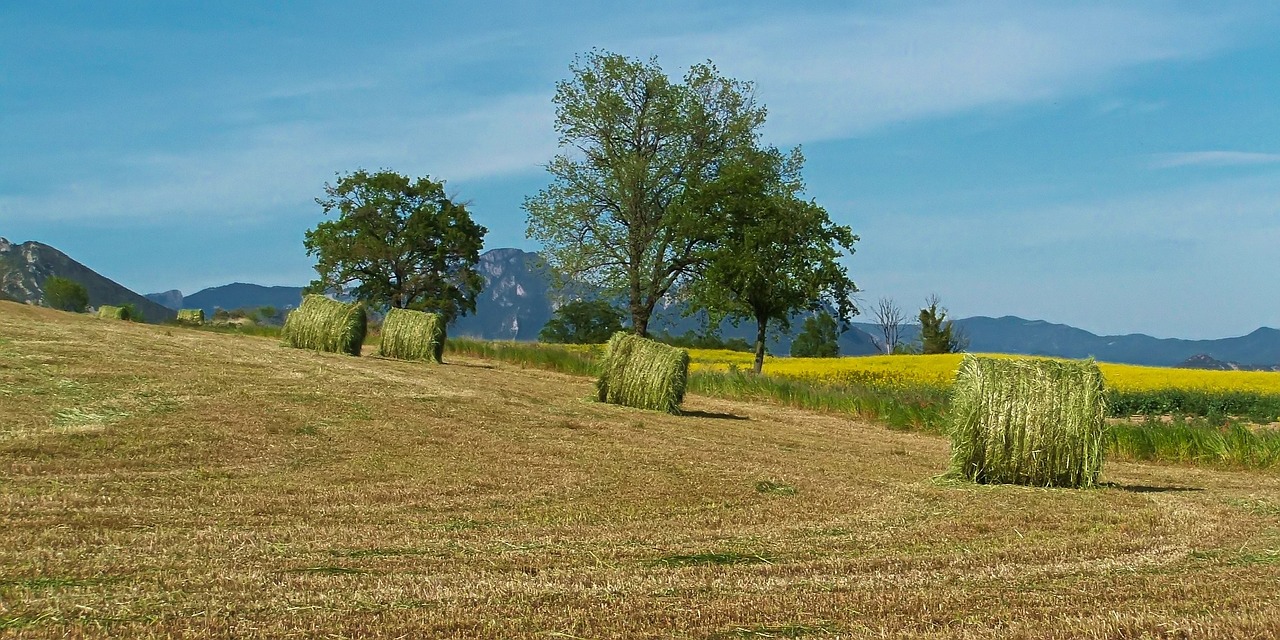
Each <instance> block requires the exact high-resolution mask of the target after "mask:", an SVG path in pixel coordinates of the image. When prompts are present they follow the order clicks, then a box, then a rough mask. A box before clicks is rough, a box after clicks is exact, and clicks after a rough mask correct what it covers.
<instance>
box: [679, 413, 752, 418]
mask: <svg viewBox="0 0 1280 640" xmlns="http://www.w3.org/2000/svg"><path fill="white" fill-rule="evenodd" d="M680 415H682V416H685V417H689V418H707V419H709V420H750V419H751V418H748V417H747V416H737V415H734V414H732V413H715V412H712V411H681V412H680Z"/></svg>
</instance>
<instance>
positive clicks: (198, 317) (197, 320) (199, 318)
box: [178, 309, 204, 327]
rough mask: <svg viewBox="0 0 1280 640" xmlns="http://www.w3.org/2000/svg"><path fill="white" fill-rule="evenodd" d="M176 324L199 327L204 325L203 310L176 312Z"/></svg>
mask: <svg viewBox="0 0 1280 640" xmlns="http://www.w3.org/2000/svg"><path fill="white" fill-rule="evenodd" d="M178 324H190V325H195V326H197V327H198V326H200V325H203V324H204V309H181V310H179V311H178Z"/></svg>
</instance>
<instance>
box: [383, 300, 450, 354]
mask: <svg viewBox="0 0 1280 640" xmlns="http://www.w3.org/2000/svg"><path fill="white" fill-rule="evenodd" d="M444 328H445V322H444V316H442V315H440V314H438V313H425V312H422V311H411V310H409V309H392V310H390V311H388V312H387V317H386V318H384V319H383V320H382V342H381V343H379V345H378V355H380V356H384V357H387V358H400V359H402V360H434V361H435V362H440V361H441V358H442V357H443V356H444Z"/></svg>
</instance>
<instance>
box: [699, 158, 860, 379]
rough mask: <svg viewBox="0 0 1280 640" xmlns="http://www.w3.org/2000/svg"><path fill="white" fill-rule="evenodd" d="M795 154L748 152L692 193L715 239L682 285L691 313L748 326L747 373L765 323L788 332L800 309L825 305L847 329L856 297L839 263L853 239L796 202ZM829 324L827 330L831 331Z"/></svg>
mask: <svg viewBox="0 0 1280 640" xmlns="http://www.w3.org/2000/svg"><path fill="white" fill-rule="evenodd" d="M803 166H804V156H803V155H801V153H800V150H799V149H795V150H792V151H791V152H790V153H789V154H783V153H781V152H779V151H778V150H777V149H773V148H763V149H753V150H751V151H750V152H747V153H744V154H742V155H741V156H740V157H739V158H737V159H735V161H733V162H731V163H729V164H728V165H726V166H725V167H724V170H723V171H722V173H721V175H720V176H719V177H718V178H717V179H716V180H715V181H713V182H712V183H709V184H708V185H707V186H706V188H704V189H702V190H701V192H700V193H699V194H698V196H697V197H698V198H700V199H701V200H702V201H703V206H704V207H705V208H706V210H708V211H710V212H711V213H712V214H713V215H711V216H709V222H708V224H709V225H710V229H712V230H713V231H714V232H715V235H716V236H717V237H718V240H717V242H716V243H714V244H711V245H708V246H707V247H706V248H705V249H704V250H702V251H701V253H700V254H699V257H700V262H699V276H700V277H699V278H697V279H695V280H694V281H693V282H692V283H691V286H690V289H689V290H690V292H691V293H692V301H693V303H694V305H693V306H694V307H695V308H703V309H706V310H707V311H708V312H710V314H711V317H712V318H713V322H718V319H719V318H721V317H726V316H727V317H729V318H731V319H733V320H734V321H735V322H736V321H738V320H739V319H749V320H752V321H754V322H755V325H756V340H755V364H754V370H755V372H756V373H759V372H760V369H761V367H763V365H764V352H765V338H766V334H767V332H768V329H769V325H770V323H774V326H776V327H778V328H779V329H781V330H783V331H788V330H789V329H790V323H791V317H792V316H793V315H795V314H796V313H798V312H800V311H805V310H810V311H816V310H818V309H821V308H823V307H829V308H830V309H832V310H833V311H834V312H835V315H836V318H837V319H839V320H840V321H841V322H843V323H847V322H848V321H849V320H850V319H851V318H852V317H853V316H854V315H855V314H857V313H858V310H857V308H856V307H855V306H854V304H853V294H854V293H856V292H857V291H858V288H857V286H856V285H855V284H854V283H853V280H851V279H850V278H849V273H848V270H847V269H846V268H845V267H844V265H842V264H841V263H840V258H841V257H842V256H844V255H846V253H847V254H849V255H851V254H853V251H854V249H853V244H854V243H855V242H856V241H857V240H858V237H857V236H855V235H854V234H853V232H852V231H851V230H850V229H849V227H846V226H842V225H837V224H835V223H833V222H832V221H831V218H830V216H828V215H827V211H826V210H825V209H823V208H822V207H821V206H819V205H818V204H816V203H814V202H812V201H808V200H805V199H803V197H802V194H803V191H804V183H803V181H802V180H801V177H800V173H801V170H802V168H803ZM833 326H834V325H833Z"/></svg>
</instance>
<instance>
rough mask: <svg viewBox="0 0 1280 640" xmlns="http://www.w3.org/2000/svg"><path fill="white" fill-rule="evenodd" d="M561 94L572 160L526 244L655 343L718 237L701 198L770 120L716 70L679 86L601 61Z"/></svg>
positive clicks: (558, 161) (600, 57) (583, 64)
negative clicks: (620, 305) (702, 254)
mask: <svg viewBox="0 0 1280 640" xmlns="http://www.w3.org/2000/svg"><path fill="white" fill-rule="evenodd" d="M570 71H571V72H572V77H571V78H569V79H568V80H564V81H562V82H560V83H558V84H557V85H556V94H555V98H554V103H555V107H556V131H557V132H558V133H559V136H560V147H561V150H562V152H561V153H560V154H559V155H557V156H556V157H555V158H553V159H552V160H551V162H550V164H548V165H547V170H548V171H549V172H550V174H551V178H552V181H551V184H550V185H549V186H548V187H546V188H545V189H543V190H542V191H541V192H539V193H538V194H537V195H535V196H532V197H530V198H528V199H526V200H525V210H526V211H527V212H528V231H527V233H528V236H529V237H530V238H533V239H536V240H539V241H541V242H542V244H543V247H544V256H545V258H546V260H547V262H548V263H549V265H550V266H551V267H552V269H553V272H555V273H556V274H557V275H558V277H559V278H560V280H561V283H562V284H563V283H564V282H565V281H566V280H567V281H572V282H579V283H585V284H589V285H591V286H593V287H596V288H598V289H600V290H601V291H602V293H603V295H605V296H613V295H618V296H620V297H621V298H622V299H624V300H626V301H627V312H628V313H629V314H630V316H631V326H632V329H633V330H634V331H635V332H636V333H638V334H640V335H647V334H648V330H649V320H650V318H652V316H653V313H654V309H655V307H656V306H657V305H658V303H659V301H661V300H662V299H663V297H664V296H666V295H667V294H668V293H670V292H672V291H673V290H675V289H676V288H678V287H679V286H680V285H681V284H682V283H683V282H684V281H686V280H687V279H688V278H689V276H690V274H691V273H692V270H693V268H694V266H695V265H696V263H697V260H698V251H699V249H700V248H701V247H703V246H704V245H705V244H706V243H707V242H709V241H711V240H713V239H714V237H713V236H712V235H711V234H709V233H708V225H707V216H708V212H707V211H706V210H705V209H702V208H700V207H699V206H697V205H698V204H699V203H702V202H705V200H701V199H698V198H693V197H691V195H692V194H696V193H697V192H699V191H700V190H701V188H702V187H703V185H705V184H706V183H708V182H710V181H713V180H714V179H715V178H716V177H717V176H718V174H719V173H720V169H721V167H722V166H723V165H724V164H725V163H726V162H728V161H731V160H732V159H733V158H734V157H735V156H736V155H738V154H739V153H741V152H742V151H743V150H747V149H751V148H753V147H754V145H755V141H756V138H757V135H758V134H757V130H758V128H759V126H760V125H761V123H763V122H764V117H765V111H764V108H763V107H760V106H758V105H756V103H755V100H754V97H753V93H752V88H751V85H750V84H748V83H743V82H739V81H736V80H733V79H730V78H726V77H724V76H722V75H720V73H719V72H718V71H717V70H716V68H715V66H713V65H712V64H711V63H709V62H708V63H705V64H697V65H694V66H693V67H691V68H690V69H689V72H688V73H687V74H685V76H684V79H683V81H680V82H673V81H672V80H671V79H670V78H669V77H667V75H666V73H664V72H663V70H662V68H661V67H660V66H659V65H658V62H657V60H656V59H650V60H648V61H643V60H635V59H631V58H627V57H625V56H621V55H617V54H613V53H608V52H603V51H595V52H592V53H589V54H586V55H584V56H580V57H579V58H577V59H576V60H575V61H574V63H573V64H572V65H571V66H570Z"/></svg>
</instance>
